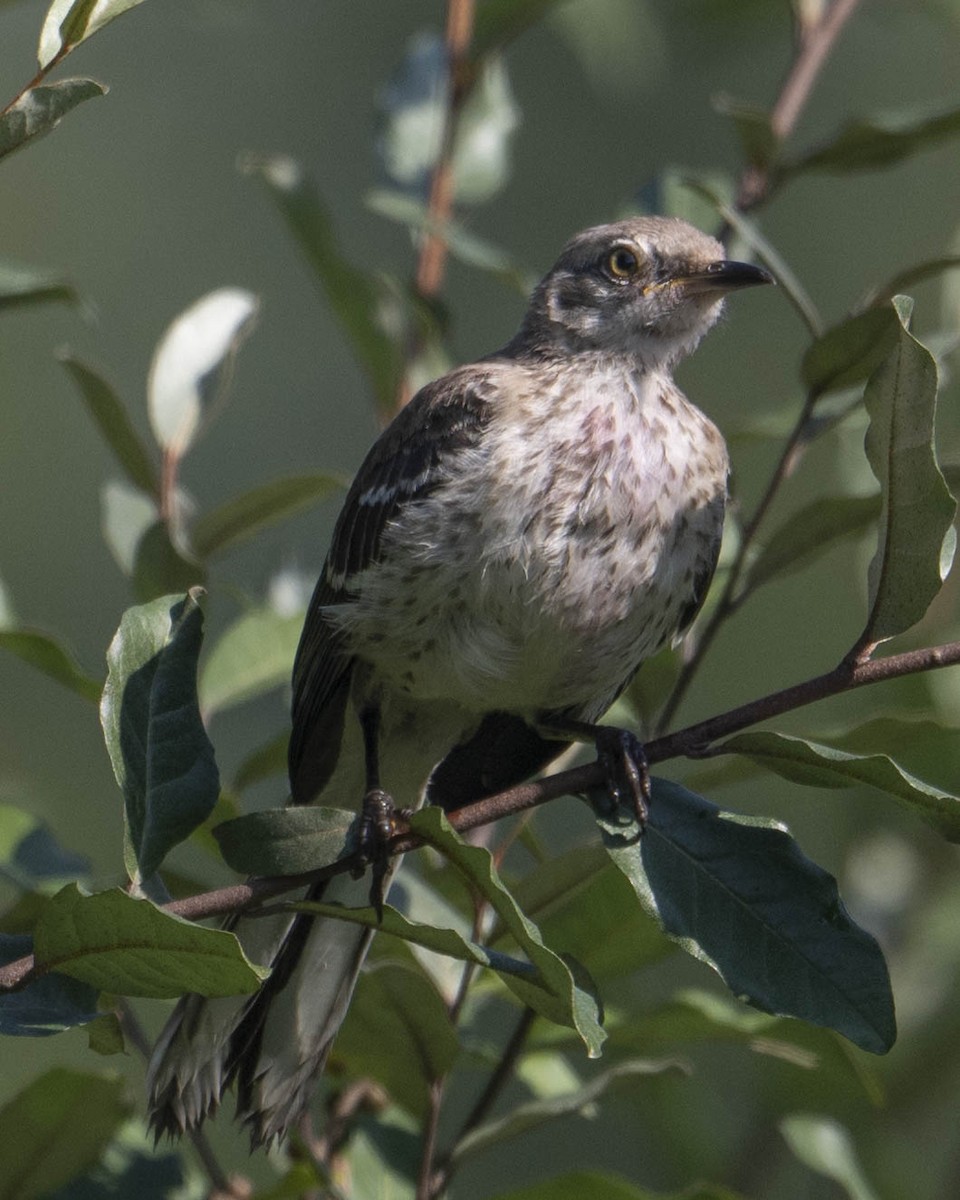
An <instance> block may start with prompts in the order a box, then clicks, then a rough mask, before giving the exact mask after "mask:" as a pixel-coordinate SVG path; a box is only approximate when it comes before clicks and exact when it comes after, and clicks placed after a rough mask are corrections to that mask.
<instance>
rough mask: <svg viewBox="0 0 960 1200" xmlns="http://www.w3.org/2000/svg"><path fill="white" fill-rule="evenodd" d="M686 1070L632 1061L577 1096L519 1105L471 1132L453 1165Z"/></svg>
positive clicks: (672, 1063)
mask: <svg viewBox="0 0 960 1200" xmlns="http://www.w3.org/2000/svg"><path fill="white" fill-rule="evenodd" d="M684 1070H685V1068H684V1066H683V1064H682V1063H681V1062H679V1061H678V1060H677V1059H672V1058H665V1059H632V1060H628V1061H627V1062H622V1063H618V1064H617V1065H616V1066H615V1067H611V1068H610V1070H608V1071H603V1072H602V1073H601V1074H599V1075H597V1076H595V1077H594V1078H593V1079H591V1080H590V1082H589V1083H586V1084H584V1085H583V1087H581V1088H579V1089H578V1090H577V1091H575V1092H569V1093H567V1094H566V1095H563V1096H554V1097H552V1098H551V1099H549V1100H533V1101H531V1102H530V1103H528V1104H521V1105H518V1106H517V1107H516V1108H515V1109H514V1110H513V1111H512V1112H509V1113H507V1114H506V1116H503V1117H500V1118H499V1119H497V1120H495V1121H489V1122H487V1124H485V1125H480V1126H479V1127H478V1128H476V1129H473V1130H471V1131H470V1132H469V1133H468V1134H467V1135H466V1136H465V1137H463V1138H461V1139H460V1141H459V1142H458V1143H457V1144H456V1145H455V1146H454V1148H453V1153H452V1154H451V1156H450V1157H451V1161H452V1162H454V1163H457V1164H459V1163H462V1162H463V1161H464V1160H465V1159H468V1158H471V1157H472V1156H473V1155H476V1154H480V1153H482V1152H483V1151H484V1150H489V1149H490V1148H491V1147H493V1146H496V1145H498V1144H499V1143H501V1142H504V1141H508V1140H510V1139H511V1138H515V1137H519V1136H520V1134H522V1133H526V1132H528V1130H531V1129H536V1128H538V1127H539V1126H541V1125H545V1124H547V1122H549V1121H555V1120H557V1119H558V1118H559V1117H566V1116H571V1115H574V1114H577V1113H580V1114H583V1113H584V1111H585V1110H588V1109H589V1108H590V1107H591V1105H593V1104H595V1103H596V1102H597V1101H598V1100H599V1099H600V1098H601V1097H602V1096H603V1095H604V1094H605V1093H606V1092H608V1091H610V1090H611V1089H613V1088H615V1087H620V1088H623V1087H625V1086H626V1085H628V1084H635V1083H636V1081H637V1080H638V1079H643V1078H647V1077H649V1076H651V1075H661V1074H663V1072H664V1071H684Z"/></svg>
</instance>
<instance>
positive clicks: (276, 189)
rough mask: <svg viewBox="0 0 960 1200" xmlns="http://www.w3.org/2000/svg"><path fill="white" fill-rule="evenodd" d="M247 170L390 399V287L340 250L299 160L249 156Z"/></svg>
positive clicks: (397, 361) (397, 372) (396, 374)
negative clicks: (264, 192)
mask: <svg viewBox="0 0 960 1200" xmlns="http://www.w3.org/2000/svg"><path fill="white" fill-rule="evenodd" d="M245 170H246V171H247V172H248V173H249V174H255V175H258V176H259V177H260V178H261V179H262V180H263V181H264V183H265V184H266V185H267V188H268V189H269V192H270V195H271V197H272V198H273V200H274V201H275V202H276V204H277V207H278V208H279V209H280V213H281V215H282V216H283V218H284V220H285V221H286V223H287V226H288V228H289V229H290V232H291V233H292V234H293V235H294V237H295V238H296V239H297V241H298V242H299V244H300V248H301V249H302V250H303V252H304V254H305V255H306V258H307V261H308V262H309V263H310V266H311V267H312V268H313V271H314V273H315V275H316V278H317V281H318V283H319V284H320V286H321V288H322V289H323V292H324V294H325V296H326V298H327V301H328V302H329V304H330V307H331V309H332V310H333V314H334V316H335V317H336V318H337V320H338V321H339V322H340V324H341V325H342V326H343V329H344V331H345V332H346V334H347V336H348V337H349V338H350V341H351V342H352V344H353V349H354V353H355V354H356V356H357V360H358V361H359V363H360V365H361V366H362V367H363V369H364V370H365V371H366V372H367V374H368V376H369V378H370V382H371V384H372V386H373V390H374V394H375V396H376V398H377V401H378V403H379V404H380V405H381V406H385V405H388V404H390V403H392V401H393V397H394V393H395V392H396V389H397V385H398V383H399V381H400V378H401V375H402V372H403V353H402V350H401V346H400V344H399V341H398V340H397V339H396V338H395V337H392V336H391V334H390V332H389V331H388V330H389V324H388V322H387V314H388V311H389V310H391V309H395V304H394V303H393V301H392V298H391V296H390V294H389V292H388V291H387V289H386V288H384V287H383V286H382V285H381V284H380V281H379V280H377V279H376V278H375V277H373V276H371V275H369V274H367V273H366V272H364V271H361V270H359V269H358V268H356V267H355V266H353V264H352V263H350V262H348V261H347V259H346V258H345V257H344V256H343V255H342V254H341V252H340V250H339V247H338V246H337V244H336V239H335V237H334V232H333V223H332V221H331V219H330V214H329V212H328V210H327V208H326V206H325V205H324V203H323V201H322V200H321V198H320V196H319V195H318V193H317V191H316V189H315V188H314V186H313V184H312V183H311V182H310V181H309V180H308V179H306V178H305V177H304V175H303V172H302V171H301V169H300V166H299V164H298V163H296V162H295V161H294V160H293V159H290V158H284V157H276V158H268V159H249V160H248V161H247V162H246V164H245Z"/></svg>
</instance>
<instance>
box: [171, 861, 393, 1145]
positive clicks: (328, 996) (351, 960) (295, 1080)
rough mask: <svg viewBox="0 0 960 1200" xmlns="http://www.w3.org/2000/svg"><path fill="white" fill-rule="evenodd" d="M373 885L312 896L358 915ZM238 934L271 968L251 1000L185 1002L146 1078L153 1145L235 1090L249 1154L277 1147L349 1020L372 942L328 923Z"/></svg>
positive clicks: (357, 930) (345, 885)
mask: <svg viewBox="0 0 960 1200" xmlns="http://www.w3.org/2000/svg"><path fill="white" fill-rule="evenodd" d="M368 888H369V881H367V882H366V883H364V881H362V880H352V879H349V878H347V877H344V876H341V877H339V878H336V879H333V880H331V881H329V882H328V883H327V884H325V885H322V888H318V889H316V890H315V891H314V892H312V893H311V894H309V896H308V898H309V899H319V894H320V891H321V890H322V894H323V899H324V901H336V902H339V903H342V904H346V905H363V904H365V903H366V901H367V890H368ZM235 932H236V933H237V934H238V936H239V937H240V939H241V942H242V944H243V947H244V950H245V951H246V953H247V955H248V957H249V958H251V959H252V960H253V961H254V962H260V963H262V964H264V965H267V966H270V967H271V968H272V972H271V975H270V978H269V979H268V980H267V982H266V983H265V984H264V986H263V987H262V988H261V989H260V991H259V992H257V993H256V995H254V996H252V997H250V996H239V997H226V998H223V999H215V1000H206V999H204V998H203V997H201V996H185V997H184V998H183V999H182V1000H181V1001H180V1002H179V1004H178V1005H177V1007H176V1009H175V1010H174V1012H173V1014H172V1015H171V1017H170V1019H169V1021H168V1022H167V1024H166V1027H165V1028H164V1030H163V1032H162V1033H161V1035H160V1037H159V1039H158V1041H157V1044H156V1047H155V1048H154V1052H153V1055H152V1057H151V1060H150V1065H149V1068H148V1072H147V1093H148V1097H149V1101H148V1103H149V1113H150V1124H151V1125H152V1127H153V1129H154V1131H155V1132H156V1133H157V1135H158V1136H159V1135H161V1134H164V1133H170V1134H174V1135H177V1134H180V1133H184V1132H186V1131H187V1130H190V1129H195V1128H196V1127H197V1126H198V1125H199V1124H200V1123H201V1122H202V1121H203V1120H204V1118H205V1117H207V1116H208V1115H210V1114H211V1113H212V1112H213V1111H215V1110H216V1108H217V1107H218V1106H219V1103H220V1100H221V1098H222V1096H223V1094H224V1092H225V1090H226V1089H227V1088H228V1087H229V1086H230V1084H231V1083H232V1082H234V1081H236V1083H237V1115H238V1117H240V1118H241V1119H243V1120H244V1121H245V1122H246V1123H247V1124H248V1125H249V1126H250V1131H251V1137H252V1139H253V1141H254V1143H255V1144H258V1145H259V1144H260V1143H264V1142H266V1143H269V1142H272V1141H274V1140H275V1139H277V1138H280V1137H282V1136H283V1135H284V1134H285V1133H286V1131H287V1130H288V1129H289V1128H290V1126H291V1125H293V1124H294V1123H295V1122H296V1120H297V1119H298V1117H299V1116H300V1115H301V1113H302V1112H303V1111H304V1109H305V1108H306V1107H307V1104H308V1103H309V1100H310V1095H311V1092H312V1085H313V1082H314V1080H315V1079H316V1077H317V1075H318V1074H319V1073H320V1071H321V1070H322V1069H323V1065H324V1062H325V1061H326V1057H327V1054H328V1052H329V1050H330V1046H331V1044H332V1042H333V1039H334V1038H335V1037H336V1034H337V1031H338V1029H339V1028H340V1024H341V1022H342V1021H343V1018H344V1016H345V1015H346V1011H347V1007H348V1006H349V1003H350V997H351V995H352V994H353V989H354V986H355V985H356V981H357V977H358V975H359V973H360V969H361V967H362V966H363V960H364V958H365V957H366V953H367V950H368V948H369V945H370V940H371V938H372V936H373V935H372V932H371V931H369V930H365V929H363V928H361V927H359V926H356V925H351V924H348V923H346V922H344V921H337V920H335V919H332V918H326V917H318V918H315V919H312V918H310V917H307V916H304V915H302V914H301V915H296V916H292V915H289V914H279V915H273V916H268V917H261V918H257V919H255V920H253V919H248V920H244V921H242V922H241V923H240V924H239V925H238V927H237V928H236V929H235Z"/></svg>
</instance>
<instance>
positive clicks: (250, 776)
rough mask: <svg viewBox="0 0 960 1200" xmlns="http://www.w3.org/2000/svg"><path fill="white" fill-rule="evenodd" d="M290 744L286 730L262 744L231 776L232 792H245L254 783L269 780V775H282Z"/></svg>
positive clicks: (288, 733)
mask: <svg viewBox="0 0 960 1200" xmlns="http://www.w3.org/2000/svg"><path fill="white" fill-rule="evenodd" d="M289 744H290V732H289V730H287V729H284V730H282V731H281V732H280V733H278V734H277V735H276V737H273V738H271V739H270V741H269V742H264V744H263V745H262V746H258V747H257V748H256V749H255V750H251V752H250V753H249V754H248V755H247V757H246V758H245V759H244V760H243V761H242V762H241V763H240V765H239V766H238V767H237V770H236V772H235V774H234V776H233V790H234V791H235V792H242V791H245V790H246V788H248V787H252V786H253V785H254V784H255V783H260V782H261V781H262V780H264V779H269V778H270V777H271V775H283V774H285V773H286V770H287V746H288V745H289Z"/></svg>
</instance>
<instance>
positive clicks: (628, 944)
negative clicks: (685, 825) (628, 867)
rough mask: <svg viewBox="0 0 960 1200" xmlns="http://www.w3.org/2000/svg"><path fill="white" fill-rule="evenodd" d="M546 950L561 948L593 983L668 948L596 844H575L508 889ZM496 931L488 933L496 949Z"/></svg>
mask: <svg viewBox="0 0 960 1200" xmlns="http://www.w3.org/2000/svg"><path fill="white" fill-rule="evenodd" d="M513 896H514V899H515V900H516V902H517V904H518V905H519V906H520V908H521V909H522V910H523V911H524V912H525V913H526V914H527V915H528V916H529V917H530V919H531V920H533V921H536V923H537V925H538V926H539V928H540V931H541V933H542V935H543V940H544V941H545V942H546V943H547V945H548V946H562V947H563V950H564V953H565V954H571V955H573V957H574V958H575V959H576V960H577V961H578V962H582V963H583V965H584V966H585V967H586V968H587V970H588V971H589V972H590V974H591V976H592V977H593V978H594V979H598V980H601V979H608V978H613V977H617V976H620V975H624V974H626V973H627V972H630V971H635V970H638V969H639V968H640V967H642V966H647V965H649V964H650V963H652V962H656V961H657V960H658V959H660V958H663V956H664V955H665V954H669V953H671V952H672V950H673V946H672V945H671V943H670V942H669V941H668V940H667V939H666V938H665V937H664V936H663V932H662V930H661V929H660V926H659V925H658V923H657V922H656V921H654V920H653V918H652V917H650V916H649V915H648V914H647V913H645V912H644V911H643V909H642V908H640V906H639V905H638V904H635V903H634V902H633V897H632V895H631V891H630V885H629V883H628V882H627V881H626V879H624V877H623V875H622V873H621V872H620V871H618V870H617V869H616V867H615V866H614V865H613V863H611V862H610V858H609V856H608V855H607V854H606V852H605V851H604V850H603V847H601V846H576V847H574V848H573V849H571V850H569V851H568V852H567V853H566V854H561V855H558V856H556V857H554V858H551V859H548V860H547V861H546V862H544V863H542V864H541V865H540V866H538V867H537V868H536V869H535V870H533V871H531V872H530V874H529V875H527V876H526V877H525V878H524V879H523V880H521V881H520V883H518V884H517V885H516V887H514V888H513ZM497 935H498V931H496V930H494V931H493V933H492V935H491V940H492V944H493V945H496V944H497V943H496V938H497Z"/></svg>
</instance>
